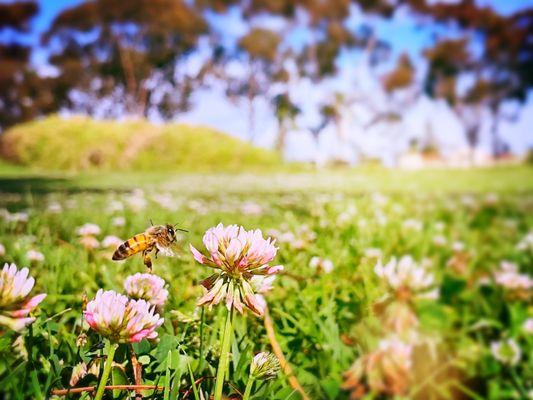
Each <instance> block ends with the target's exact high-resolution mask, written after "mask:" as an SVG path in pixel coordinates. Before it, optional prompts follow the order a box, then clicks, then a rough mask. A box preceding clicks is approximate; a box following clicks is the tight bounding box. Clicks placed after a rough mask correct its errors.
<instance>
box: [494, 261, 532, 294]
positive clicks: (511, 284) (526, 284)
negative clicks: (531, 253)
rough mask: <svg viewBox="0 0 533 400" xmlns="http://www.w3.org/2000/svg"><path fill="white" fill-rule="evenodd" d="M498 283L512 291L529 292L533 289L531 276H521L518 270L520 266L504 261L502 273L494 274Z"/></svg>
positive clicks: (501, 266) (501, 268) (501, 267)
mask: <svg viewBox="0 0 533 400" xmlns="http://www.w3.org/2000/svg"><path fill="white" fill-rule="evenodd" d="M494 279H495V280H496V283H497V284H498V285H500V286H502V287H504V288H506V289H508V290H511V291H523V292H526V293H527V292H528V291H529V290H530V289H531V288H533V279H531V278H530V277H529V275H526V274H521V273H520V272H519V270H518V265H516V264H514V263H511V262H508V261H502V262H501V264H500V271H496V272H495V273H494Z"/></svg>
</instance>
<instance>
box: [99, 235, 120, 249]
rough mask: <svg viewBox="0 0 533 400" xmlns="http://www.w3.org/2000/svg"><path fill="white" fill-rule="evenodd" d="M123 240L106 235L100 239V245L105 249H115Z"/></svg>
mask: <svg viewBox="0 0 533 400" xmlns="http://www.w3.org/2000/svg"><path fill="white" fill-rule="evenodd" d="M122 242H123V240H122V239H121V238H119V237H117V236H113V235H108V236H106V237H105V238H104V239H103V240H102V247H104V248H106V249H116V248H117V247H118V246H120V245H121V244H122Z"/></svg>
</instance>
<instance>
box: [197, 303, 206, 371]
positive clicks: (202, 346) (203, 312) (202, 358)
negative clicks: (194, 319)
mask: <svg viewBox="0 0 533 400" xmlns="http://www.w3.org/2000/svg"><path fill="white" fill-rule="evenodd" d="M204 324H205V307H202V313H201V317H200V362H199V363H198V369H197V372H198V373H200V372H202V367H203V361H204Z"/></svg>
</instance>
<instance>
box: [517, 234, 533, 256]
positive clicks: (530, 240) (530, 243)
mask: <svg viewBox="0 0 533 400" xmlns="http://www.w3.org/2000/svg"><path fill="white" fill-rule="evenodd" d="M516 248H517V249H518V250H520V251H533V231H530V232H528V234H527V235H526V236H524V238H523V239H522V240H521V241H520V242H519V243H518V244H517V245H516Z"/></svg>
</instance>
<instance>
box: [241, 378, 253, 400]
mask: <svg viewBox="0 0 533 400" xmlns="http://www.w3.org/2000/svg"><path fill="white" fill-rule="evenodd" d="M253 385H254V378H252V377H251V376H250V377H249V378H248V383H246V389H244V396H242V400H248V399H249V398H250V393H252V386H253Z"/></svg>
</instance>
